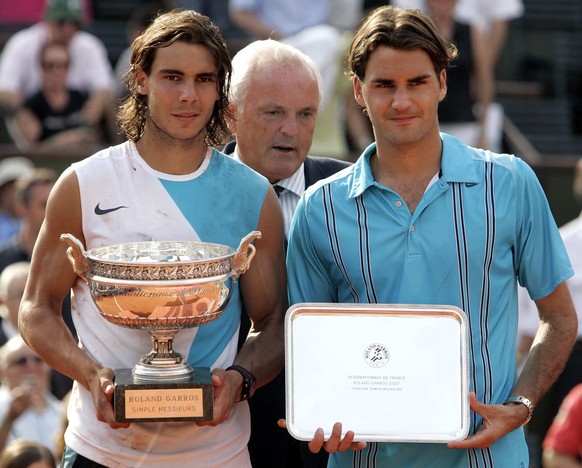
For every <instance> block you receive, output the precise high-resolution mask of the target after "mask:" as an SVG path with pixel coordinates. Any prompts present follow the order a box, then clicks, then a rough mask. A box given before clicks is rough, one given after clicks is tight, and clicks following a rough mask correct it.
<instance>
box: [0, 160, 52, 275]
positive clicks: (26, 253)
mask: <svg viewBox="0 0 582 468" xmlns="http://www.w3.org/2000/svg"><path fill="white" fill-rule="evenodd" d="M56 178H57V174H56V173H55V172H54V171H53V170H52V169H46V168H38V169H35V170H34V171H33V172H32V173H31V174H30V175H29V176H27V177H23V178H21V179H19V180H18V181H17V183H16V193H15V202H16V211H17V213H18V216H19V217H20V218H21V219H22V227H21V229H20V231H19V232H18V233H17V234H16V235H14V236H13V237H12V238H11V239H10V240H9V241H8V242H7V243H6V244H5V245H4V248H3V249H0V273H1V272H2V271H3V270H4V268H6V267H7V266H8V265H10V264H12V263H15V262H19V261H23V260H24V261H30V258H31V256H32V249H33V247H34V244H35V242H36V238H37V236H38V233H39V231H40V227H41V225H42V222H43V221H44V215H45V210H46V203H47V200H48V196H49V193H50V191H51V189H52V187H53V185H54V183H55V181H56Z"/></svg>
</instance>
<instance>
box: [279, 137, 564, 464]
mask: <svg viewBox="0 0 582 468" xmlns="http://www.w3.org/2000/svg"><path fill="white" fill-rule="evenodd" d="M441 138H442V140H443V154H442V161H441V173H440V177H439V178H438V180H437V181H436V182H435V183H433V184H432V185H430V186H429V188H428V189H427V190H426V192H425V193H424V195H423V197H422V199H421V201H420V203H419V204H418V206H417V207H416V209H415V211H414V213H412V214H411V213H410V211H409V209H408V208H407V206H406V204H405V202H404V200H403V199H402V198H401V197H400V196H399V195H398V194H397V193H395V192H393V191H392V190H390V189H389V188H387V187H385V186H382V185H381V184H379V183H378V182H376V181H375V180H374V178H373V176H372V171H371V168H370V157H371V155H373V154H374V153H375V151H376V147H375V145H371V146H370V147H369V148H367V150H366V151H365V152H364V153H363V155H362V156H361V157H360V159H359V160H358V161H357V162H356V163H355V164H354V165H353V166H352V167H351V168H350V169H349V170H347V171H342V172H341V173H338V174H336V175H334V176H331V177H329V178H327V179H325V180H323V181H320V182H319V183H318V184H316V185H314V186H312V187H311V188H310V189H308V190H307V192H306V193H305V194H304V196H303V197H302V199H301V201H300V202H299V205H298V207H297V210H296V212H295V216H294V218H293V222H292V224H291V230H290V237H289V249H288V254H287V267H288V280H289V298H290V304H295V303H299V302H339V303H393V304H445V305H454V306H457V307H460V308H461V309H463V310H464V311H465V312H466V314H467V316H468V320H469V330H470V337H469V362H470V389H471V391H474V392H475V393H476V395H477V399H479V400H480V401H482V402H485V403H502V402H503V401H504V400H505V399H506V398H507V397H508V396H509V394H510V392H511V389H512V387H513V386H514V383H515V379H516V362H515V356H516V346H517V344H516V340H517V284H516V283H517V281H519V282H520V283H521V284H522V285H523V286H525V287H526V288H527V289H528V291H529V293H530V295H531V297H532V298H534V299H539V298H542V297H544V296H546V295H548V294H549V293H551V292H552V291H553V290H554V288H555V287H556V286H557V285H558V284H559V283H561V282H563V281H564V280H566V279H567V278H569V277H570V276H572V274H573V271H572V268H571V266H570V262H569V260H568V256H567V254H566V250H565V248H564V246H563V243H562V240H561V238H560V234H559V232H558V229H557V226H556V224H555V221H554V219H553V217H552V213H551V211H550V208H549V205H548V202H547V199H546V196H545V194H544V192H543V190H542V188H541V186H540V184H539V182H538V180H537V178H536V176H535V174H534V173H533V171H532V170H531V168H530V167H529V166H528V165H527V164H525V163H524V162H523V161H522V160H520V159H519V158H516V157H515V156H512V155H507V154H494V153H491V152H489V151H484V150H479V149H475V148H469V147H467V146H465V145H464V144H463V143H461V142H460V141H458V140H457V139H455V138H453V137H451V136H449V135H446V134H441ZM516 280H517V281H516ZM427 397H428V398H430V396H429V395H427ZM418 404H422V402H419V403H418ZM480 424H481V417H480V416H479V415H477V414H475V413H473V412H472V413H471V429H470V433H474V432H475V430H476V429H477V428H478V427H479V426H480ZM346 429H349V428H346ZM372 461H375V462H376V464H373V463H372ZM367 463H369V464H367ZM493 464H495V465H496V466H512V467H520V466H524V467H527V466H528V452H527V446H526V443H525V439H524V435H523V430H522V429H518V430H516V431H514V432H512V433H510V434H508V435H507V436H505V437H504V438H502V439H500V440H499V441H497V442H496V443H494V444H493V445H492V446H491V447H490V448H488V449H485V450H458V449H457V450H453V449H449V448H447V446H446V444H413V443H406V444H399V443H390V444H387V443H380V444H378V443H371V444H368V448H367V449H366V450H364V451H363V452H357V453H353V452H350V451H348V452H344V453H338V454H334V455H333V456H331V457H330V465H329V466H333V467H344V466H345V467H348V466H349V467H352V466H382V467H387V466H399V467H400V466H423V467H426V466H438V467H442V466H447V467H454V466H471V467H477V466H479V467H489V466H493Z"/></svg>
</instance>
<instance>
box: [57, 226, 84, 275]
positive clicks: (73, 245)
mask: <svg viewBox="0 0 582 468" xmlns="http://www.w3.org/2000/svg"><path fill="white" fill-rule="evenodd" d="M61 240H63V241H65V242H66V243H67V244H69V248H68V249H67V257H68V259H69V261H70V262H71V265H73V270H75V273H77V275H79V276H80V277H81V278H83V279H86V273H87V271H88V270H89V260H88V259H87V255H86V254H85V249H84V248H83V244H81V241H80V240H79V239H77V238H76V237H75V236H73V235H72V234H61Z"/></svg>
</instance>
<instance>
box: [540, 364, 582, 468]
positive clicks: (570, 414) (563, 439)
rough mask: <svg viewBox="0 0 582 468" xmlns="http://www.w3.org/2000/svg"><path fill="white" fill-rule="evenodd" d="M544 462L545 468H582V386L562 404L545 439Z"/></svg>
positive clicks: (574, 389) (572, 391)
mask: <svg viewBox="0 0 582 468" xmlns="http://www.w3.org/2000/svg"><path fill="white" fill-rule="evenodd" d="M579 370H580V369H579ZM542 460H543V466H544V468H582V384H578V385H577V386H576V387H574V388H573V389H572V390H571V391H570V392H569V393H568V395H567V396H566V398H565V399H564V401H563V402H562V405H561V406H560V411H559V412H558V414H557V415H556V417H555V419H554V421H553V423H552V425H551V426H550V429H549V431H548V434H547V435H546V438H545V439H544V443H543V456H542Z"/></svg>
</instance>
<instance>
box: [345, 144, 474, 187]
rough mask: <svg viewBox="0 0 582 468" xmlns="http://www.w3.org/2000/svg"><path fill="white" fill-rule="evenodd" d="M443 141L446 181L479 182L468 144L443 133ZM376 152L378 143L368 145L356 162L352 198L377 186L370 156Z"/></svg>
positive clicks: (443, 174) (442, 166)
mask: <svg viewBox="0 0 582 468" xmlns="http://www.w3.org/2000/svg"><path fill="white" fill-rule="evenodd" d="M441 139H442V141H443V157H442V161H441V178H442V179H443V181H445V182H463V183H467V184H477V183H479V179H478V178H477V172H476V171H475V164H474V161H473V158H472V156H471V153H470V151H471V150H469V149H468V148H467V146H466V145H465V144H464V143H462V142H460V141H459V140H457V139H456V138H454V137H452V136H450V135H447V134H446V133H441ZM375 152H376V143H372V144H371V145H370V146H368V147H367V148H366V149H365V150H364V152H363V153H362V156H360V158H359V159H358V160H357V161H356V162H355V163H354V166H353V176H354V177H353V180H352V182H351V187H350V193H349V196H350V198H355V197H358V196H360V195H361V194H362V193H364V192H365V191H366V190H367V189H368V188H369V187H372V186H375V185H376V181H375V180H374V176H373V175H372V167H371V166H370V158H371V156H372V155H373V154H374V153H375Z"/></svg>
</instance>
